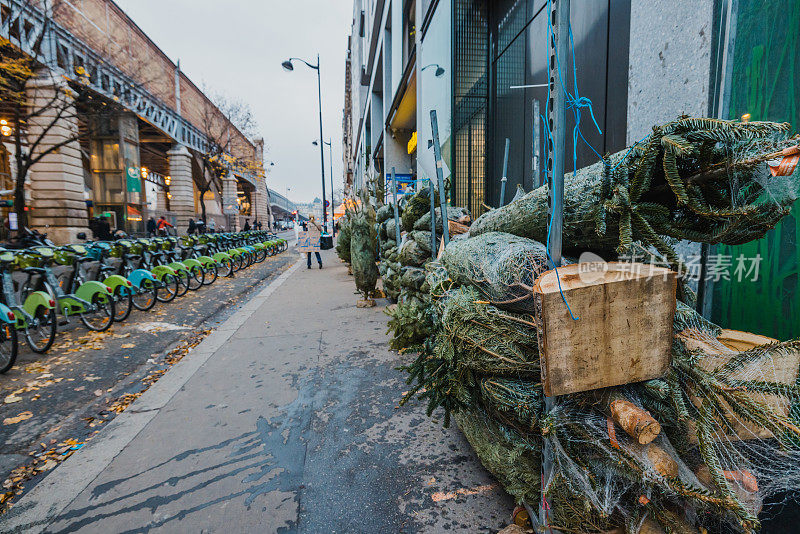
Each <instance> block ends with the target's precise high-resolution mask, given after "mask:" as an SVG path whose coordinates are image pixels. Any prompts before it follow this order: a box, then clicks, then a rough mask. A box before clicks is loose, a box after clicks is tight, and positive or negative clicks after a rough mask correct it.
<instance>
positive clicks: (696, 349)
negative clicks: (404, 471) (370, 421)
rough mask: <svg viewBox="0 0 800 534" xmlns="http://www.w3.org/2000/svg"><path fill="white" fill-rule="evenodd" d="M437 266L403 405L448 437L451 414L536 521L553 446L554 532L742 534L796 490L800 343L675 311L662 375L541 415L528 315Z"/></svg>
mask: <svg viewBox="0 0 800 534" xmlns="http://www.w3.org/2000/svg"><path fill="white" fill-rule="evenodd" d="M489 237H491V236H489ZM504 239H507V238H504ZM473 240H475V238H473V239H469V240H468V241H473ZM476 244H477V243H476ZM451 246H452V245H451ZM477 248H480V247H476V249H477ZM449 251H450V247H448V249H447V252H446V253H445V255H446V254H447V253H449ZM442 259H443V260H444V256H443V258H442ZM466 263H468V262H466V260H465V263H464V264H466ZM443 264H444V262H442V264H439V263H438V262H436V263H432V264H430V265H429V266H428V277H427V283H428V285H429V287H430V295H431V302H432V306H431V307H430V309H431V312H432V317H433V319H434V324H435V325H436V328H435V330H434V331H433V333H432V334H431V335H430V336H428V338H427V341H426V342H425V345H424V350H423V352H422V353H421V354H420V355H419V357H418V358H417V359H416V360H415V361H414V362H413V363H412V364H410V365H409V366H407V367H406V370H407V371H408V372H409V383H411V384H413V387H412V389H411V391H410V392H409V393H408V395H407V397H406V399H404V402H405V401H406V400H407V399H408V398H411V397H413V396H417V397H419V398H420V399H422V400H425V401H427V403H428V412H429V414H430V413H433V411H434V410H436V409H437V408H443V409H444V411H445V424H447V423H448V422H449V416H450V414H451V413H452V414H454V416H455V420H456V422H457V424H458V425H459V427H460V428H461V429H462V431H463V432H464V434H465V435H466V437H467V439H468V440H469V442H470V443H471V444H472V446H473V447H474V449H475V451H476V453H477V454H478V456H479V457H480V459H481V461H482V462H483V463H484V465H485V466H486V467H487V469H489V470H490V471H491V472H492V473H494V474H495V476H496V477H497V478H498V480H499V481H500V482H501V483H502V484H503V486H504V487H505V488H506V490H507V491H508V492H509V493H510V494H511V495H513V496H514V497H515V498H516V499H517V500H518V501H520V502H522V501H525V502H527V503H528V504H530V505H532V506H533V507H534V508H535V507H536V506H537V503H538V500H539V491H540V467H539V466H540V465H541V454H540V451H541V449H542V444H543V442H544V439H547V440H549V442H550V445H551V447H552V450H553V453H554V465H555V469H554V473H553V476H552V477H551V478H550V479H549V480H547V481H545V484H546V485H545V487H546V495H547V499H548V505H549V506H550V507H551V510H552V515H551V518H552V524H553V527H554V528H557V529H559V530H561V531H563V532H587V533H588V532H597V533H600V532H607V531H610V530H613V529H615V528H618V529H622V530H623V531H625V532H630V533H639V532H698V531H699V529H700V528H704V529H706V530H707V531H708V532H751V531H754V530H756V529H757V527H758V516H759V514H760V513H761V514H769V513H771V512H770V510H763V509H762V508H763V503H764V502H765V500H768V499H775V498H778V497H779V496H782V495H784V494H785V493H786V492H791V491H793V490H797V489H798V488H800V467H798V466H800V464H798V460H800V428H798V424H799V421H798V415H797V413H795V411H794V410H796V406H797V405H798V404H800V388H798V386H797V385H796V381H797V375H798V367H799V366H800V341H788V342H777V341H774V340H770V339H768V338H763V337H762V336H754V335H752V334H746V333H742V332H735V331H728V330H723V329H721V328H720V327H719V326H717V325H714V324H713V323H711V322H709V321H707V320H705V319H703V318H702V317H701V316H700V315H698V314H697V313H696V312H695V311H694V310H693V309H691V308H689V307H686V306H684V305H681V304H679V305H678V309H677V312H676V314H675V320H674V332H675V338H674V343H673V354H672V365H671V367H670V369H669V371H668V373H667V374H666V376H664V377H663V378H661V379H656V380H650V381H647V382H642V383H635V384H629V385H625V386H619V387H613V388H606V389H604V390H597V391H592V392H585V393H578V394H572V395H565V396H562V397H559V398H558V401H557V403H556V407H555V408H554V409H553V410H552V411H550V412H549V413H547V414H546V415H545V414H544V410H543V406H542V391H541V384H540V378H539V354H538V345H537V331H536V323H535V319H534V316H533V315H532V314H523V313H515V312H512V311H508V310H507V309H504V308H505V307H506V305H503V307H502V308H501V307H498V306H494V305H492V304H490V303H489V302H488V301H487V300H486V296H485V290H484V287H491V285H489V286H486V285H485V281H484V278H483V277H482V276H481V277H478V278H476V279H475V280H474V282H476V283H477V282H480V283H481V284H484V286H483V287H481V289H480V290H479V289H478V288H477V287H476V286H475V285H473V284H471V283H469V282H468V281H466V280H469V279H468V277H467V275H464V274H462V275H461V278H459V277H457V276H453V274H452V273H450V271H449V270H448V269H446V268H445V267H444V266H443ZM457 265H463V264H462V263H457ZM512 267H513V268H515V269H517V268H518V267H514V264H512ZM480 272H482V270H481V271H480ZM534 278H535V275H534Z"/></svg>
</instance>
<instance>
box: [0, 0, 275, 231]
mask: <svg viewBox="0 0 800 534" xmlns="http://www.w3.org/2000/svg"><path fill="white" fill-rule="evenodd" d="M0 8H2V21H1V22H2V24H0V37H2V38H3V39H6V40H7V41H8V42H10V45H11V46H13V47H15V49H17V50H19V51H20V53H22V54H25V55H26V56H28V57H30V58H32V59H33V60H34V63H33V65H34V70H35V72H34V76H32V77H31V78H30V79H29V80H28V82H27V84H26V89H25V91H26V93H27V95H26V96H27V101H26V102H25V106H27V108H26V109H24V110H16V111H15V110H14V109H12V108H10V107H9V106H7V105H6V106H3V107H2V109H0V115H3V116H2V120H3V121H5V123H6V124H8V125H9V128H12V127H19V128H20V129H21V130H24V131H23V132H22V134H23V135H22V137H23V138H24V139H23V141H22V150H23V151H25V150H28V149H30V150H32V151H33V152H36V151H37V150H38V151H41V152H42V153H44V152H46V151H47V150H48V148H49V147H52V146H53V145H60V144H62V143H63V146H59V148H58V150H56V151H54V152H52V153H49V154H47V155H46V156H44V157H43V158H42V159H41V161H39V162H38V163H36V164H35V165H33V166H32V167H31V169H30V172H29V173H28V176H27V180H26V182H25V188H26V202H25V205H26V212H27V219H28V223H29V226H31V227H33V228H36V229H39V230H41V231H45V232H47V233H48V234H49V235H50V237H51V238H53V239H54V240H55V241H56V242H69V241H73V240H75V238H76V235H77V234H78V233H79V232H85V231H86V229H87V226H88V223H89V219H90V218H91V217H95V216H101V215H102V216H107V217H110V218H111V219H112V220H111V225H112V228H119V229H122V230H124V231H126V232H128V233H132V234H142V233H143V232H144V229H145V221H146V220H147V219H148V218H149V217H154V218H158V217H160V216H164V217H166V218H167V220H169V221H170V222H171V223H172V224H174V225H175V226H176V228H177V229H178V230H179V231H181V232H185V231H186V229H187V228H188V222H189V219H199V218H200V217H201V216H202V215H203V214H205V216H206V219H207V220H209V219H212V218H213V219H215V225H216V227H217V228H218V229H219V228H223V227H224V228H226V229H236V228H239V227H240V226H241V222H242V221H243V220H244V219H245V218H250V219H251V220H252V219H256V218H257V219H259V220H262V221H264V222H267V221H268V220H269V213H270V210H269V204H268V198H269V192H268V189H267V186H266V181H265V174H264V171H263V140H250V139H248V138H247V137H246V136H245V135H244V134H242V133H241V132H240V131H239V130H238V129H237V128H236V127H235V126H234V125H233V124H231V123H230V122H229V121H228V120H227V118H226V117H225V116H224V113H223V112H222V111H220V110H219V109H218V108H217V107H216V106H215V104H214V103H213V102H212V101H211V100H210V99H209V98H208V97H207V96H206V95H205V94H203V92H202V91H201V90H200V89H199V88H198V87H197V86H196V85H195V84H194V83H192V81H191V80H190V79H189V78H188V77H187V76H186V75H185V74H183V73H182V72H181V70H180V66H179V65H176V64H175V63H173V62H172V61H171V60H170V59H169V58H168V57H167V56H166V55H165V54H164V53H163V52H162V51H161V50H160V49H159V48H158V46H157V45H156V44H155V43H154V42H153V41H152V40H151V39H150V38H149V37H148V36H147V35H146V34H145V33H144V32H143V31H142V30H141V29H140V28H139V27H138V26H137V25H136V24H135V22H134V21H133V20H131V18H130V17H128V16H127V15H126V14H125V13H124V12H123V11H122V9H120V8H119V6H117V5H116V4H115V3H114V2H113V1H112V0H83V1H81V2H69V1H67V0H55V1H52V2H47V3H45V2H38V1H35V0H0ZM54 95H63V96H64V97H65V98H70V97H71V98H73V99H74V103H73V102H68V103H66V104H64V105H59V106H52V105H50V104H51V103H52V98H53V96H54ZM42 109H44V110H45V112H43V113H37V112H36V111H37V110H42ZM65 109H66V110H68V111H67V112H64V110H65ZM15 112H16V115H15ZM27 115H30V116H31V117H34V118H33V120H29V121H25V124H23V121H20V124H19V125H16V124H14V121H13V117H14V116H27ZM11 131H12V130H9V132H11ZM42 136H43V137H42ZM12 138H13V135H12V134H11V133H7V132H3V135H2V138H0V141H2V142H0V180H2V181H3V189H4V190H9V189H12V188H13V185H12V184H13V182H14V180H15V176H16V168H15V160H16V158H15V153H16V145H15V143H13V142H12ZM214 155H216V158H214V157H212V156H214ZM3 198H10V197H8V196H4V197H3ZM204 208H205V209H204ZM2 209H3V213H2V215H3V217H4V218H5V221H7V224H6V225H4V226H6V227H12V228H13V227H14V226H15V217H14V214H13V211H14V210H13V208H12V207H10V206H6V207H4V208H2Z"/></svg>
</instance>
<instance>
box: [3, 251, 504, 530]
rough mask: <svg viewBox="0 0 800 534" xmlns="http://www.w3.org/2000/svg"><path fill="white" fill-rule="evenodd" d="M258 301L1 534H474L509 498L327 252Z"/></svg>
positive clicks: (74, 461) (495, 519) (497, 518)
mask: <svg viewBox="0 0 800 534" xmlns="http://www.w3.org/2000/svg"><path fill="white" fill-rule="evenodd" d="M323 261H324V263H325V268H324V269H323V270H321V271H320V270H319V269H317V268H316V265H314V269H312V270H307V269H306V267H305V258H303V259H302V261H301V262H300V263H298V264H297V265H295V266H294V267H293V268H291V269H290V270H289V271H287V272H286V273H284V274H283V275H282V276H281V277H280V278H279V279H278V280H276V281H275V282H273V283H272V284H271V285H270V286H269V287H267V288H266V289H265V290H264V291H262V292H261V293H260V294H259V295H258V296H256V297H254V298H253V299H252V300H251V301H250V302H248V303H247V304H246V305H244V306H243V307H242V309H241V310H239V311H238V312H237V313H235V314H234V315H233V316H232V317H231V318H230V319H229V320H228V321H227V322H225V323H223V324H222V325H221V327H220V328H219V329H218V330H217V331H215V332H214V333H213V334H211V335H210V336H209V337H208V338H206V339H205V340H204V341H203V342H202V343H201V344H200V345H198V346H197V347H196V348H195V350H194V351H192V353H190V354H189V355H188V356H186V357H185V358H184V359H183V360H182V361H181V362H179V363H178V364H176V365H175V367H174V368H173V369H172V370H170V371H169V373H167V374H166V375H165V376H164V377H163V378H162V379H161V380H159V381H158V382H157V383H156V384H155V385H154V386H153V387H152V388H151V389H150V390H148V391H147V392H146V393H145V395H143V396H142V397H141V398H139V399H138V400H137V401H136V402H135V403H134V404H132V405H131V407H130V408H129V409H128V410H127V411H126V412H124V413H123V414H121V415H120V416H118V417H117V418H116V419H115V420H114V421H113V422H112V423H110V424H109V426H108V427H107V428H105V429H104V431H103V432H102V433H101V434H99V435H98V436H97V437H96V438H95V439H94V440H92V441H91V442H90V444H89V445H87V446H86V447H84V448H83V449H82V450H81V451H79V452H78V453H76V454H75V455H73V456H72V457H71V458H70V459H68V460H67V461H66V462H65V463H64V464H63V465H61V466H59V467H58V468H56V469H55V470H54V471H53V473H52V474H50V475H49V476H48V477H46V478H45V479H44V480H43V481H42V482H40V483H39V485H37V486H36V487H35V488H34V489H33V490H32V491H31V492H30V493H29V494H28V495H26V496H25V497H24V498H23V499H22V500H21V501H20V502H19V503H17V504H16V505H15V506H14V507H13V508H12V510H11V512H9V514H8V515H6V516H4V517H0V531H2V532H8V531H11V532H23V531H24V532H104V533H107V532H225V533H226V534H229V533H238V532H371V533H374V532H439V531H442V530H448V531H451V532H475V531H476V530H481V531H485V530H489V529H500V528H502V527H503V526H505V525H506V524H507V523H508V520H509V514H510V512H511V508H512V501H511V499H510V498H509V497H508V496H507V495H505V494H504V492H503V491H502V490H500V489H499V488H498V487H497V485H496V484H494V482H493V480H492V478H491V477H490V476H489V475H488V474H487V473H486V471H485V470H484V469H483V468H482V467H481V465H480V464H479V462H478V461H477V459H476V457H475V456H474V454H473V453H472V451H471V449H470V448H469V446H468V444H467V443H466V441H465V439H464V438H463V437H462V435H461V434H460V432H459V431H458V430H457V429H456V428H455V427H452V428H450V429H443V428H442V427H441V424H440V422H434V421H431V420H430V419H429V418H428V417H427V416H426V415H425V407H424V406H422V405H419V404H413V405H411V406H406V407H403V408H398V406H397V403H398V401H399V399H400V397H401V395H402V393H403V392H404V391H406V390H407V389H408V386H406V385H405V383H404V377H403V375H402V373H400V372H398V371H396V370H395V368H396V367H397V366H398V365H402V364H404V363H407V361H408V359H409V358H410V356H405V357H403V356H400V355H398V354H397V353H394V352H390V351H388V350H387V343H386V341H387V336H386V322H387V319H388V318H387V317H386V315H385V314H384V313H383V306H382V304H384V303H385V302H381V301H379V306H378V307H376V308H372V309H358V308H356V307H355V303H356V300H357V299H358V296H357V295H355V294H354V291H355V285H354V283H353V279H352V277H350V276H348V275H347V269H346V268H345V267H344V265H343V264H342V263H340V262H339V261H338V259H337V258H336V256H335V253H333V251H326V252H323Z"/></svg>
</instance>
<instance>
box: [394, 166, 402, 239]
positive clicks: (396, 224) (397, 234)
mask: <svg viewBox="0 0 800 534" xmlns="http://www.w3.org/2000/svg"><path fill="white" fill-rule="evenodd" d="M392 197H394V234H395V243H397V248H398V249H399V248H400V213H399V210H398V207H397V177H396V176H395V174H394V167H392Z"/></svg>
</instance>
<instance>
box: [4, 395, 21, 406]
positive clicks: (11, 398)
mask: <svg viewBox="0 0 800 534" xmlns="http://www.w3.org/2000/svg"><path fill="white" fill-rule="evenodd" d="M21 400H22V397H17V396H16V395H14V394H11V395H9V396H8V397H6V399H5V401H4V402H5V403H6V404H11V403H12V402H19V401H21Z"/></svg>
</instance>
